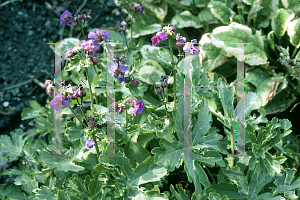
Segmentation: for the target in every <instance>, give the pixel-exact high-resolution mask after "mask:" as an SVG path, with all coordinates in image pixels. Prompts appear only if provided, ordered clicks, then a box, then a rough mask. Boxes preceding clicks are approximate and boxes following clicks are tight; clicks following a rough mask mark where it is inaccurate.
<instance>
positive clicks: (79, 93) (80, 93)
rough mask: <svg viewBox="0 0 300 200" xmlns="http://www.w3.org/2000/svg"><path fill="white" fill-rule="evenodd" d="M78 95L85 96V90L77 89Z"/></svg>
mask: <svg viewBox="0 0 300 200" xmlns="http://www.w3.org/2000/svg"><path fill="white" fill-rule="evenodd" d="M77 94H78V96H79V97H80V98H82V97H85V96H86V92H85V90H84V89H83V90H79V91H78V93H77Z"/></svg>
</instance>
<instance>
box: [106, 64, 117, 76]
mask: <svg viewBox="0 0 300 200" xmlns="http://www.w3.org/2000/svg"><path fill="white" fill-rule="evenodd" d="M117 69H118V64H117V63H115V62H113V63H110V65H109V67H108V69H107V71H108V72H109V73H111V74H113V75H114V73H115V71H116V70H117ZM113 75H112V76H113Z"/></svg>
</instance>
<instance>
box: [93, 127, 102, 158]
mask: <svg viewBox="0 0 300 200" xmlns="http://www.w3.org/2000/svg"><path fill="white" fill-rule="evenodd" d="M92 138H93V141H94V142H95V148H96V153H97V162H98V163H99V157H100V152H99V148H98V143H97V140H96V136H95V133H94V130H92Z"/></svg>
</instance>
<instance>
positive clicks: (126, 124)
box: [125, 109, 128, 129]
mask: <svg viewBox="0 0 300 200" xmlns="http://www.w3.org/2000/svg"><path fill="white" fill-rule="evenodd" d="M125 122H126V123H125V128H126V129H127V126H128V120H127V109H125Z"/></svg>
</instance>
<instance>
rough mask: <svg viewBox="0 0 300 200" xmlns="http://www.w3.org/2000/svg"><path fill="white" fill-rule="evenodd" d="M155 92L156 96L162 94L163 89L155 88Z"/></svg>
mask: <svg viewBox="0 0 300 200" xmlns="http://www.w3.org/2000/svg"><path fill="white" fill-rule="evenodd" d="M155 92H156V94H161V93H162V92H163V88H162V87H156V89H155Z"/></svg>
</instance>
